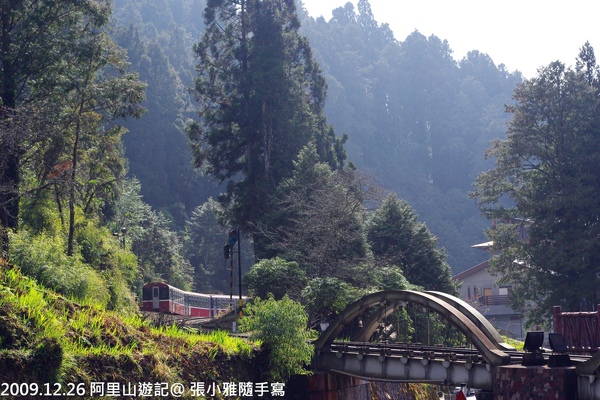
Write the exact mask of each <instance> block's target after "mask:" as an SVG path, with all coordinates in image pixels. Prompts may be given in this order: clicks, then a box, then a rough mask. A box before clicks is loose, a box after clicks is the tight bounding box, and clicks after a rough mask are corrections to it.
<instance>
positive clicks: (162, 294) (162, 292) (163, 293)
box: [158, 286, 169, 300]
mask: <svg viewBox="0 0 600 400" xmlns="http://www.w3.org/2000/svg"><path fill="white" fill-rule="evenodd" d="M158 298H159V299H161V300H168V299H169V288H168V287H165V286H161V287H160V289H159V292H158Z"/></svg>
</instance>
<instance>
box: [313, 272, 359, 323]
mask: <svg viewBox="0 0 600 400" xmlns="http://www.w3.org/2000/svg"><path fill="white" fill-rule="evenodd" d="M363 294H364V293H362V292H360V291H359V290H358V289H356V288H355V287H353V286H351V285H349V284H348V283H346V282H344V281H342V280H341V279H338V278H329V277H327V278H314V279H312V280H311V281H310V282H309V283H308V285H307V286H306V288H305V289H304V290H303V291H302V297H303V300H304V303H305V307H306V311H307V313H308V315H309V317H310V319H309V322H310V326H317V325H318V324H319V322H321V321H323V320H330V319H332V318H335V315H337V314H338V313H340V312H341V311H343V310H344V308H346V306H347V305H348V304H349V303H351V302H352V301H354V300H356V299H358V298H359V297H360V296H361V295H363Z"/></svg>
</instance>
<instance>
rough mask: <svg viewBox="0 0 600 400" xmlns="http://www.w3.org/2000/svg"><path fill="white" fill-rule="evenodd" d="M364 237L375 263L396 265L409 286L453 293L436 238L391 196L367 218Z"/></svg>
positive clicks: (405, 204)
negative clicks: (367, 241)
mask: <svg viewBox="0 0 600 400" xmlns="http://www.w3.org/2000/svg"><path fill="white" fill-rule="evenodd" d="M367 237H368V240H369V244H370V246H371V251H372V252H373V256H374V257H375V260H376V261H375V262H376V263H378V264H380V265H396V266H397V267H398V268H400V270H401V271H402V275H403V276H404V277H405V278H406V279H407V280H408V281H409V282H410V283H411V284H413V285H418V286H421V287H423V288H424V289H425V290H439V291H443V292H446V293H450V294H457V289H456V285H455V284H454V283H453V282H452V276H451V273H450V267H449V266H448V264H447V263H446V260H445V258H446V257H445V254H444V251H443V250H440V249H438V248H437V240H436V238H435V237H434V236H433V235H432V234H431V233H430V232H429V230H428V229H427V227H426V226H425V224H424V223H422V222H418V221H417V214H416V213H415V212H414V210H413V209H412V207H410V206H409V205H408V203H406V202H405V201H403V200H400V199H398V198H397V197H396V196H395V195H394V194H390V195H388V197H387V198H386V199H385V200H384V201H383V203H382V204H381V206H380V207H379V208H378V209H377V210H375V212H374V213H373V214H372V215H371V218H370V220H369V224H368V231H367Z"/></svg>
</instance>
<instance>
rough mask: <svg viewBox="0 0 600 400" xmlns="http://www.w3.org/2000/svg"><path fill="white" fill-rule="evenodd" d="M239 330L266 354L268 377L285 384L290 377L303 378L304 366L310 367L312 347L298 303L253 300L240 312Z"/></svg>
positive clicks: (305, 320) (286, 298)
mask: <svg viewBox="0 0 600 400" xmlns="http://www.w3.org/2000/svg"><path fill="white" fill-rule="evenodd" d="M244 314H245V316H244V317H243V318H242V319H241V320H240V330H241V331H243V332H250V334H251V337H253V338H254V339H258V340H260V341H261V342H262V345H263V347H265V349H266V350H267V351H268V352H269V375H270V376H269V377H270V378H271V379H272V380H274V381H279V382H281V381H285V380H287V379H288V378H289V377H290V376H291V375H301V374H307V373H308V372H307V371H306V370H305V369H304V366H305V365H306V364H308V363H310V361H311V359H312V355H313V346H312V344H310V343H309V342H308V338H309V332H308V331H307V329H306V324H307V322H308V317H307V315H306V312H305V311H304V309H303V308H302V305H301V304H300V303H297V302H295V301H294V300H291V299H290V298H289V297H287V296H284V297H283V298H282V299H281V300H275V299H274V298H273V296H270V297H269V298H268V299H267V300H261V299H260V298H258V299H256V300H255V301H254V303H253V304H248V305H247V306H246V308H245V309H244Z"/></svg>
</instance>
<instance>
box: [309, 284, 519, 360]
mask: <svg viewBox="0 0 600 400" xmlns="http://www.w3.org/2000/svg"><path fill="white" fill-rule="evenodd" d="M456 300H458V301H459V302H460V300H459V299H456ZM407 303H413V304H418V305H420V306H422V307H424V308H426V309H428V310H430V311H433V312H435V313H437V314H439V315H441V316H442V317H444V318H445V319H446V320H448V321H450V323H451V324H452V325H454V326H455V327H457V328H458V329H459V330H460V331H461V332H462V333H463V334H464V335H465V336H466V337H467V340H469V341H471V343H473V346H475V348H476V349H477V350H479V352H480V353H481V355H482V357H483V359H484V360H485V361H486V362H487V363H488V364H491V365H505V364H508V363H510V355H508V354H507V353H505V352H504V350H505V348H504V346H502V344H501V343H503V342H502V340H501V338H500V342H499V341H498V340H497V339H494V337H495V336H498V337H500V336H499V335H498V333H497V332H495V330H494V329H493V327H492V328H491V329H490V327H491V325H489V326H487V325H486V324H485V323H483V322H481V323H476V322H474V321H473V320H472V319H471V318H473V316H472V315H468V314H469V313H473V312H474V313H477V314H479V313H478V312H477V311H475V310H474V309H472V310H468V311H467V312H466V313H465V312H463V311H461V310H459V308H460V303H455V304H454V305H453V304H451V303H453V300H452V299H446V298H445V296H441V295H439V294H433V293H428V292H417V291H414V290H389V291H383V292H378V293H372V294H370V295H367V296H365V297H363V298H361V299H359V300H357V301H355V302H354V303H352V304H350V305H348V306H347V307H346V309H345V310H344V311H343V312H342V313H341V314H340V315H339V317H338V318H337V320H336V321H335V322H333V323H331V324H330V325H329V327H328V328H327V329H326V330H325V332H323V333H322V334H321V336H320V337H319V338H318V339H317V340H316V341H315V342H314V345H315V351H316V352H317V354H318V353H319V352H320V351H321V350H322V349H326V348H327V347H329V346H330V345H331V343H332V342H333V340H334V339H335V338H336V337H337V336H338V335H339V334H340V332H341V331H342V330H343V329H344V326H345V325H347V324H348V323H350V322H351V321H352V320H353V319H354V318H356V317H357V316H358V315H360V314H361V313H362V312H363V311H365V310H367V309H369V308H371V307H374V306H377V305H379V304H381V305H385V307H384V310H385V311H384V313H382V314H381V313H380V314H379V316H381V315H385V316H387V315H388V314H390V313H391V312H393V310H395V309H396V308H398V307H400V306H403V305H405V304H407ZM463 303H464V302H463ZM465 304H466V303H465ZM457 306H458V307H459V308H457ZM479 316H480V317H481V319H485V318H484V317H483V316H481V314H479ZM475 318H476V319H478V317H475ZM374 320H377V318H374ZM375 324H376V321H375V322H373V319H372V320H370V321H369V322H367V324H366V325H365V327H364V332H365V333H364V335H365V336H363V337H366V335H367V334H368V332H369V331H371V330H373V329H374V326H375ZM492 330H493V332H492ZM371 333H372V332H371ZM369 337H370V335H369ZM366 339H368V337H366ZM366 339H365V340H366Z"/></svg>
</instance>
